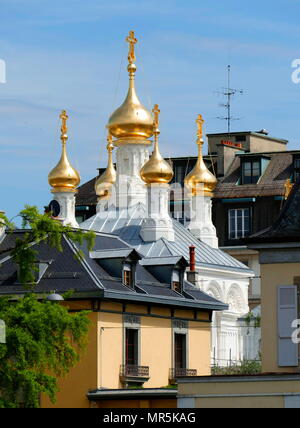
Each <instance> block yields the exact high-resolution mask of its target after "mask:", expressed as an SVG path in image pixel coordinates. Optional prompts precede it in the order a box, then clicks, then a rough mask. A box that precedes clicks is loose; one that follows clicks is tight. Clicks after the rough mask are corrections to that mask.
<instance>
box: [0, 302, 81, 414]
mask: <svg viewBox="0 0 300 428" xmlns="http://www.w3.org/2000/svg"><path fill="white" fill-rule="evenodd" d="M87 313H88V312H87V311H82V312H78V313H75V314H70V313H69V312H68V309H67V308H65V307H64V306H62V305H59V304H55V303H52V302H49V301H43V302H39V301H38V300H37V297H36V296H35V295H33V294H27V295H25V297H24V298H21V299H20V300H18V301H17V302H13V301H10V300H9V299H8V298H4V297H1V298H0V319H2V320H4V321H5V323H6V344H0V391H1V394H0V408H1V407H2V408H3V407H19V406H20V403H22V405H23V406H24V407H39V395H40V393H41V392H44V393H46V394H47V395H48V396H49V397H50V398H51V400H52V401H53V402H54V401H55V393H56V392H57V379H56V377H55V376H58V377H59V376H63V375H64V374H66V373H67V372H68V371H69V369H70V368H71V367H72V366H74V365H75V364H76V363H77V362H78V361H79V355H80V353H81V351H82V350H83V348H84V346H85V344H86V334H87V332H88V325H89V320H88V317H87ZM74 345H75V346H74Z"/></svg>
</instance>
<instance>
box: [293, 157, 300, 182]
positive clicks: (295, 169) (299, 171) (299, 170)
mask: <svg viewBox="0 0 300 428" xmlns="http://www.w3.org/2000/svg"><path fill="white" fill-rule="evenodd" d="M296 161H298V162H299V164H300V156H299V155H297V156H294V157H293V182H294V183H296V182H297V180H298V178H299V176H300V166H299V167H295V163H296Z"/></svg>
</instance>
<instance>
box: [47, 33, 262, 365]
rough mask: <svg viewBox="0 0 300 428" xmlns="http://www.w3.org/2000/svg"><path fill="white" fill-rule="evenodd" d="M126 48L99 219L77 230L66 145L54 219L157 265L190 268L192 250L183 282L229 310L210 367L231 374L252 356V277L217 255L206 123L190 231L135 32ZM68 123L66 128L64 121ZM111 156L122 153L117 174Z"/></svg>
mask: <svg viewBox="0 0 300 428" xmlns="http://www.w3.org/2000/svg"><path fill="white" fill-rule="evenodd" d="M126 40H127V42H128V43H129V54H128V68H127V69H128V73H129V89H128V93H127V96H126V99H125V101H124V103H123V104H122V105H121V106H120V107H119V108H118V109H117V110H116V111H115V112H114V113H113V114H112V115H111V117H110V118H109V121H108V124H107V129H108V138H107V140H108V144H107V151H108V166H107V169H106V171H105V172H104V174H103V175H102V176H100V177H99V178H98V180H97V181H96V185H95V192H96V194H97V196H98V205H97V212H96V214H95V215H94V216H93V217H91V218H89V219H88V220H86V221H84V222H83V223H81V224H79V225H78V224H77V222H76V220H75V206H74V205H75V197H76V190H75V188H76V186H78V184H79V174H78V173H77V171H75V170H74V169H73V168H72V167H71V165H70V164H69V161H68V159H67V156H66V152H65V143H66V139H65V140H64V139H62V143H63V151H62V157H61V159H60V162H59V164H58V166H57V167H56V168H54V170H52V171H51V173H50V174H49V183H50V185H51V186H52V193H53V195H54V201H56V203H57V204H58V207H57V212H56V214H57V215H56V217H57V218H59V219H60V220H61V221H62V222H63V223H64V224H71V225H72V226H74V227H80V228H81V229H83V230H94V231H97V232H103V233H110V234H114V235H117V236H118V237H119V238H121V239H122V240H124V241H125V242H126V243H127V244H129V245H131V246H132V247H134V248H135V249H136V251H137V252H139V253H141V254H142V255H143V256H144V257H147V258H149V259H152V261H155V260H156V262H157V264H159V263H164V262H165V260H166V259H168V258H169V259H170V258H172V257H175V256H184V257H185V258H186V260H187V261H188V260H189V259H190V247H191V246H193V247H194V248H195V269H193V271H189V270H188V271H187V273H186V278H185V280H186V281H190V282H193V283H194V284H195V285H196V286H197V287H198V288H199V289H201V290H202V291H203V292H205V293H207V294H208V295H211V296H212V297H214V298H216V299H218V300H220V301H221V302H223V303H226V304H227V305H228V310H226V311H223V312H219V313H215V315H214V316H213V320H212V321H213V322H212V341H211V345H212V348H211V349H212V351H211V354H212V362H213V363H214V364H217V365H219V366H225V365H228V363H229V362H230V361H233V362H234V361H239V360H242V359H243V358H244V357H245V355H246V354H247V352H245V341H244V336H243V334H242V328H241V325H240V321H239V319H240V318H242V317H243V316H245V314H247V313H248V312H249V307H248V285H249V278H251V277H252V276H253V275H254V274H253V272H252V271H251V270H250V269H249V268H248V267H247V266H245V265H243V264H242V263H241V262H239V261H238V260H236V259H234V258H233V257H231V256H229V255H228V254H226V253H224V252H223V251H221V250H220V249H219V248H218V238H217V235H216V229H215V227H214V225H213V223H212V216H211V198H212V196H213V191H214V188H215V186H216V184H217V180H216V178H215V177H214V175H213V174H212V173H211V172H210V171H209V170H208V169H207V167H206V166H205V164H204V161H203V158H202V146H203V135H202V128H203V122H204V121H203V119H202V116H201V115H199V116H198V118H197V140H196V141H197V145H198V150H199V154H198V161H197V163H196V165H195V167H194V169H193V170H192V171H191V172H190V173H189V175H188V176H187V177H186V180H185V186H186V192H187V196H188V198H189V201H190V206H191V213H192V215H191V221H190V223H189V224H188V225H187V226H186V227H185V226H183V225H182V224H181V223H179V222H178V221H177V220H174V219H172V218H171V217H170V214H169V211H168V207H169V204H168V200H169V191H170V187H169V183H170V181H171V179H172V177H173V171H172V167H171V165H170V164H169V163H168V162H166V161H165V160H164V158H163V156H162V155H161V154H160V148H159V134H160V131H159V113H160V111H159V108H158V106H157V105H155V106H154V108H153V110H152V112H150V111H148V110H147V109H146V108H145V107H144V106H143V105H142V104H141V102H140V100H139V98H138V96H137V94H136V90H135V73H136V70H137V67H136V65H135V50H134V47H135V43H136V42H137V40H136V38H135V37H134V33H133V32H130V34H129V37H127V39H126ZM62 120H63V124H64V123H65V122H64V120H65V118H64V117H63V115H62ZM63 126H64V125H63ZM62 135H64V134H62ZM152 137H153V141H152V140H151V138H152ZM66 138H67V137H66ZM113 151H115V152H116V160H115V162H116V169H115V168H114V164H113ZM59 165H60V166H62V165H63V168H65V169H68V168H69V175H70V183H72V186H70V189H62V188H61V187H60V183H59ZM54 204H55V203H54ZM54 208H55V207H54ZM174 283H176V278H174ZM183 292H184V290H183ZM178 298H179V299H180V295H178Z"/></svg>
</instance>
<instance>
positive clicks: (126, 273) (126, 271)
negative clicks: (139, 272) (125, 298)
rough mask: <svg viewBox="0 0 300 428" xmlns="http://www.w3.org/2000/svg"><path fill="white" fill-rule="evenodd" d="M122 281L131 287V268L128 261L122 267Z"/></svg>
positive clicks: (132, 284)
mask: <svg viewBox="0 0 300 428" xmlns="http://www.w3.org/2000/svg"><path fill="white" fill-rule="evenodd" d="M123 283H124V284H125V285H127V287H133V286H134V283H133V268H132V265H131V264H129V263H126V264H124V267H123Z"/></svg>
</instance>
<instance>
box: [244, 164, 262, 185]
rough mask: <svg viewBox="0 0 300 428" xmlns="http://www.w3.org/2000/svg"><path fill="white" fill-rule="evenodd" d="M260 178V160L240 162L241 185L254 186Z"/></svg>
mask: <svg viewBox="0 0 300 428" xmlns="http://www.w3.org/2000/svg"><path fill="white" fill-rule="evenodd" d="M260 176H261V161H260V159H250V160H248V159H247V160H243V161H242V177H241V178H242V180H241V181H242V182H241V184H256V183H257V182H258V180H259V178H260Z"/></svg>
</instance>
